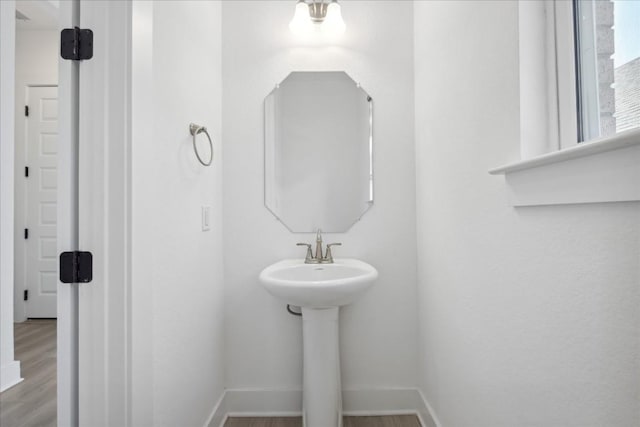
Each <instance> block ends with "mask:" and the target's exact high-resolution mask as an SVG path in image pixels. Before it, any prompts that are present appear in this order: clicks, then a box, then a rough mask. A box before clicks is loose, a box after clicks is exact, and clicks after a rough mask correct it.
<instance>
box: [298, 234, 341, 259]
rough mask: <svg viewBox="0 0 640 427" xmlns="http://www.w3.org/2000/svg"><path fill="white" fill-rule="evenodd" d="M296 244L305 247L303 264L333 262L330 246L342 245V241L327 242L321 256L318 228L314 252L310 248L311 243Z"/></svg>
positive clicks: (320, 240)
mask: <svg viewBox="0 0 640 427" xmlns="http://www.w3.org/2000/svg"><path fill="white" fill-rule="evenodd" d="M297 245H298V246H306V247H307V255H306V256H305V258H304V262H305V264H333V255H332V253H331V246H342V243H329V244H328V245H327V250H326V252H325V254H324V256H322V230H320V229H318V232H317V233H316V254H315V255H314V254H313V251H312V250H311V244H309V243H297Z"/></svg>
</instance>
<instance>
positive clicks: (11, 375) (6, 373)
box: [0, 360, 22, 393]
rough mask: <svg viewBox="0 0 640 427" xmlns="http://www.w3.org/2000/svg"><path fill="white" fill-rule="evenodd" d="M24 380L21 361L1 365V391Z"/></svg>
mask: <svg viewBox="0 0 640 427" xmlns="http://www.w3.org/2000/svg"><path fill="white" fill-rule="evenodd" d="M20 382H22V378H21V377H20V361H19V360H14V361H13V362H9V363H7V364H5V365H2V367H0V393H1V392H3V391H5V390H7V389H8V388H11V387H13V386H14V385H16V384H18V383H20Z"/></svg>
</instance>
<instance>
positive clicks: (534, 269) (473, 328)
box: [415, 1, 640, 427]
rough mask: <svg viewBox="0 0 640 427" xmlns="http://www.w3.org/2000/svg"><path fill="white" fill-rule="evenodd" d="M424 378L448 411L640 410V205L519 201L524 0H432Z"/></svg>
mask: <svg viewBox="0 0 640 427" xmlns="http://www.w3.org/2000/svg"><path fill="white" fill-rule="evenodd" d="M415 30H416V32H415V34H416V35H415V58H416V64H415V65H416V68H415V69H416V71H415V82H416V97H415V99H416V146H417V165H418V166H417V204H418V254H419V255H418V265H419V300H420V345H421V353H420V362H419V365H420V369H421V373H420V379H421V388H422V390H423V391H424V394H425V395H426V397H427V399H428V400H429V402H430V403H431V405H432V407H433V408H434V409H435V414H436V415H437V416H438V418H439V419H440V422H441V424H442V426H446V427H467V426H473V427H482V426H487V427H488V426H491V427H500V426H505V427H507V426H509V427H512V426H541V427H542V426H564V427H569V426H581V427H586V426H602V425H607V426H615V427H627V426H633V425H638V424H639V423H640V286H639V282H640V256H639V253H640V205H638V204H637V203H611V204H590V205H569V206H549V207H534V208H519V209H514V208H512V207H509V206H508V205H507V203H506V188H505V184H504V180H503V179H501V178H499V177H495V176H489V175H488V174H487V169H489V168H490V167H493V166H496V165H500V164H504V163H507V162H508V161H514V160H517V159H518V157H519V133H520V132H519V94H518V90H519V83H518V62H517V61H518V4H517V2H504V1H496V2H416V3H415Z"/></svg>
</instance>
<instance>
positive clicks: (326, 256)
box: [324, 243, 342, 264]
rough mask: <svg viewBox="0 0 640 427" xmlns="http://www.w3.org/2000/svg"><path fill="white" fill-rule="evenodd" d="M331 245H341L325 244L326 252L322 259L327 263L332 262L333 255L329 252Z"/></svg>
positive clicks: (338, 244)
mask: <svg viewBox="0 0 640 427" xmlns="http://www.w3.org/2000/svg"><path fill="white" fill-rule="evenodd" d="M331 246H342V243H329V244H328V245H327V253H326V254H325V256H324V260H325V261H326V262H327V263H329V264H330V263H332V262H333V255H332V254H331Z"/></svg>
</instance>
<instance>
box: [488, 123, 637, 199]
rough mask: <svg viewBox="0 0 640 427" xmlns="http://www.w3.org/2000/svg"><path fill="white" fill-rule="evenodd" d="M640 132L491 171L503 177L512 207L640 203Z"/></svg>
mask: <svg viewBox="0 0 640 427" xmlns="http://www.w3.org/2000/svg"><path fill="white" fill-rule="evenodd" d="M638 165H640V131H638V130H637V129H636V130H630V131H627V132H624V133H620V134H618V135H616V136H615V137H612V138H609V139H608V140H601V141H596V142H591V143H583V144H581V145H580V146H578V147H576V148H569V149H566V150H562V151H558V152H556V153H551V154H547V155H544V156H540V157H538V158H536V159H531V160H527V161H524V162H518V163H515V164H511V165H508V166H504V167H501V168H497V169H494V170H492V171H491V173H492V174H494V175H495V174H504V175H505V182H506V185H507V189H508V193H509V201H510V203H511V205H512V206H538V205H558V204H572V203H604V202H625V201H639V200H640V167H639V166H638Z"/></svg>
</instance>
